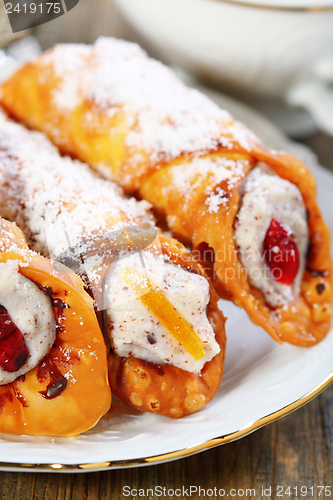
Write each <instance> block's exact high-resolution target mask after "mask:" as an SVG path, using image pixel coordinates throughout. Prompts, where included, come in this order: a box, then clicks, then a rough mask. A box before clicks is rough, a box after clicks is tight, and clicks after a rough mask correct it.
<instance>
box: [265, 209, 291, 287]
mask: <svg viewBox="0 0 333 500" xmlns="http://www.w3.org/2000/svg"><path fill="white" fill-rule="evenodd" d="M264 255H265V259H266V262H267V264H268V267H269V268H270V270H271V273H272V277H273V278H274V280H275V281H278V282H279V283H282V284H283V285H291V284H292V282H293V281H294V279H295V277H296V275H297V271H298V269H299V252H298V248H297V243H296V240H295V236H294V235H293V233H292V232H291V231H287V229H286V228H285V226H284V225H282V224H281V223H280V222H279V221H278V220H276V219H272V222H271V224H270V226H269V228H268V230H267V233H266V236H265V240H264Z"/></svg>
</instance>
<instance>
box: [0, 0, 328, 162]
mask: <svg viewBox="0 0 333 500" xmlns="http://www.w3.org/2000/svg"><path fill="white" fill-rule="evenodd" d="M239 2H240V0H234V1H228V0H227V1H224V0H93V1H92V0H80V1H79V3H78V5H77V6H76V7H75V8H74V9H73V10H71V11H70V12H68V13H67V14H65V15H63V16H61V17H59V18H57V19H55V20H53V21H51V22H49V23H46V24H43V25H41V26H38V27H37V28H34V29H33V30H30V31H23V32H20V33H16V34H13V33H12V32H11V28H10V24H9V21H8V18H7V16H6V14H5V12H4V6H3V4H2V3H1V4H0V7H1V8H2V12H1V15H0V41H1V46H2V47H3V48H5V47H8V44H10V43H11V42H13V41H14V40H15V39H17V38H21V37H25V36H27V35H33V37H35V38H36V39H37V41H38V43H39V45H40V47H41V49H42V50H45V49H48V48H50V47H52V46H53V45H54V44H55V43H60V42H74V43H77V42H85V43H92V42H94V41H95V40H96V38H98V36H101V35H106V36H108V35H112V36H115V37H119V38H125V39H127V40H131V41H137V42H138V43H140V45H142V46H143V47H144V48H145V49H146V50H147V51H148V53H149V54H150V55H152V56H154V57H157V58H159V59H161V60H163V61H164V62H166V63H168V64H170V65H171V66H173V67H174V68H175V69H176V70H177V71H178V73H179V74H180V76H181V77H182V78H183V79H185V80H186V81H187V83H190V84H192V85H194V86H199V87H200V86H201V87H200V88H201V89H202V90H204V91H205V92H206V93H208V94H209V95H210V97H212V98H214V99H215V101H216V102H217V103H218V104H219V105H221V106H224V107H228V109H229V110H230V111H231V112H232V113H234V114H235V115H236V118H238V119H240V120H242V121H244V122H245V123H246V124H247V125H248V126H249V127H252V128H253V129H254V130H255V132H256V133H258V134H259V135H260V136H261V137H262V138H263V139H264V141H266V143H268V146H271V147H276V148H278V147H282V145H281V141H279V139H281V137H280V138H279V133H280V131H281V130H282V131H283V132H284V133H285V134H287V135H288V136H289V137H290V138H292V139H294V140H297V141H299V142H301V143H303V144H305V145H307V146H309V147H310V148H311V149H312V150H313V151H314V152H315V154H316V155H317V156H318V158H319V161H320V163H321V164H323V165H324V166H326V167H328V168H330V169H331V170H333V139H332V137H333V85H332V83H333V0H289V1H287V0H243V1H242V2H240V3H241V5H240V4H239ZM251 2H257V3H261V4H263V5H262V6H261V7H260V6H258V5H257V6H253V5H252V3H251ZM319 2H320V3H319ZM247 4H249V5H247ZM272 5H273V6H274V8H272ZM281 6H282V8H281ZM286 6H287V8H286ZM267 7H269V8H267ZM319 7H320V8H319ZM32 45H33V44H31V39H30V43H23V45H22V44H20V45H19V46H18V47H17V46H15V45H12V46H11V47H10V48H9V50H6V52H7V54H8V53H9V54H11V55H14V57H15V58H17V57H18V58H19V59H20V58H21V59H28V58H29V57H30V55H34V51H36V50H38V49H37V48H36V47H32ZM3 62H4V60H3ZM6 63H7V64H8V60H7V61H6ZM6 69H7V70H8V71H10V70H11V66H10V64H9V67H8V68H6ZM0 71H1V60H0ZM202 85H205V87H202ZM233 99H236V100H233ZM254 110H256V111H257V112H259V113H260V115H261V116H260V115H257V114H255V111H254ZM262 116H265V117H267V118H268V119H269V121H270V122H267V121H264V120H263V119H262ZM272 123H274V124H275V125H277V127H278V130H274V129H272V126H271V124H272ZM273 136H274V137H273ZM271 137H272V141H271V143H270V138H271ZM282 142H283V141H282ZM292 152H294V153H296V154H297V152H299V156H303V159H305V160H307V158H306V153H304V150H303V152H302V151H301V150H300V149H299V150H298V151H296V150H293V151H292ZM304 155H305V156H304ZM308 162H309V161H308Z"/></svg>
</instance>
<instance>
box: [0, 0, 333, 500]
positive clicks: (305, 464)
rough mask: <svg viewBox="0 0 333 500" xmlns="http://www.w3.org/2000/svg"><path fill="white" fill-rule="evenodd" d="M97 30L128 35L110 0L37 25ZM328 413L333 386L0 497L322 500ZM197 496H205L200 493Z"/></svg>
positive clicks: (316, 144) (36, 478) (13, 481)
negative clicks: (190, 441)
mask: <svg viewBox="0 0 333 500" xmlns="http://www.w3.org/2000/svg"><path fill="white" fill-rule="evenodd" d="M101 34H104V35H109V34H113V35H115V36H123V37H126V38H130V39H131V38H132V36H133V34H132V32H131V31H130V29H129V27H128V26H127V25H126V23H125V22H124V21H123V20H121V18H120V17H119V15H117V13H116V12H115V10H114V9H113V7H112V5H111V2H110V0H81V1H80V3H79V5H78V6H77V7H76V8H75V9H73V11H71V12H70V13H68V14H67V15H66V16H64V17H62V18H59V19H58V20H55V21H53V22H52V23H49V24H47V25H44V26H42V27H40V28H39V29H38V30H37V36H38V38H39V41H40V43H41V44H42V46H43V48H48V47H49V46H51V45H53V44H54V43H55V42H62V41H71V42H80V41H86V42H91V41H93V40H94V39H95V38H96V37H97V36H98V35H101ZM303 142H304V143H305V144H307V145H309V146H310V147H311V148H312V149H313V150H314V151H315V152H316V153H317V155H318V157H319V159H320V162H321V164H322V165H324V166H326V167H328V168H330V169H331V170H332V171H333V139H332V138H330V137H327V136H325V135H324V134H321V133H318V134H316V135H315V136H313V137H311V138H309V139H307V140H305V141H303ZM332 365H333V360H332ZM332 413H333V386H331V387H329V388H328V389H326V391H325V392H324V393H322V394H321V395H320V396H318V397H317V398H316V399H315V400H313V401H312V402H310V403H309V404H307V405H306V406H305V407H303V408H301V409H299V410H297V411H296V412H295V413H293V414H291V415H289V416H287V417H285V418H283V419H282V420H280V421H277V422H275V423H273V424H270V425H268V426H267V427H265V428H262V429H260V430H258V431H256V432H255V433H253V434H251V435H250V436H247V437H245V438H243V439H241V440H239V441H236V442H234V443H230V444H227V445H224V446H220V447H218V448H215V449H212V450H210V451H206V452H203V453H200V454H198V455H195V456H192V457H189V458H185V459H182V460H179V461H176V462H172V463H165V464H162V465H155V466H150V467H144V468H135V469H127V470H115V471H108V472H95V473H89V474H49V473H13V472H1V473H0V493H1V498H3V499H5V500H21V499H36V500H37V499H38V500H42V499H45V500H70V499H77V500H83V499H84V500H97V499H101V500H104V499H105V500H106V499H107V500H109V499H111V498H112V499H114V500H116V499H120V498H151V499H152V498H154V499H155V498H172V499H173V498H182V497H185V498H186V494H185V493H186V491H185V493H184V495H181V496H176V495H175V494H173V493H172V491H170V492H169V494H168V493H167V490H176V489H178V488H183V487H184V488H185V490H186V489H187V490H188V492H189V488H190V487H191V486H192V487H195V486H197V487H199V486H200V487H201V488H205V489H206V490H208V489H210V488H211V489H213V490H214V488H216V489H217V490H219V489H224V490H225V496H227V495H228V496H229V498H230V497H233V498H237V499H239V498H246V499H248V498H260V499H263V498H274V499H275V498H276V499H278V498H289V499H290V498H296V497H297V495H296V490H295V488H296V487H297V488H298V497H299V498H307V499H312V498H320V499H323V498H325V495H324V491H323V492H322V493H321V495H319V493H320V488H319V486H329V487H331V486H332V487H333V426H332ZM156 439H158V436H156ZM3 460H5V457H1V458H0V461H3ZM125 486H127V487H129V488H131V489H135V490H140V489H143V490H147V489H148V488H154V487H155V486H160V487H162V488H166V493H167V494H166V495H163V496H159V497H158V496H157V495H156V494H152V493H150V494H148V495H144V496H142V495H141V496H139V493H140V492H139V491H138V492H137V493H138V494H137V495H130V496H124V495H123V493H124V492H126V490H123V488H124V487H125ZM302 486H305V487H307V488H308V493H307V494H306V495H303V496H302V495H301V493H302V491H301V489H300V488H301V487H302ZM270 487H271V488H272V491H271V494H270V492H269V490H268V489H269V488H270ZM279 487H280V488H279ZM288 487H290V490H289V491H290V495H289V494H288V490H287V488H288ZM311 488H312V489H311ZM304 491H305V490H303V492H304ZM279 492H281V495H280V496H278V493H279ZM177 493H179V491H178V492H177ZM207 493H208V494H209V492H207ZM326 493H328V490H326ZM330 496H331V495H328V496H326V498H330ZM201 497H202V498H204V497H203V495H202V496H201ZM191 498H199V494H198V493H193V494H192V497H191ZM206 498H207V497H206ZM211 498H218V497H214V496H213V497H211Z"/></svg>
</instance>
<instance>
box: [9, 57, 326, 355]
mask: <svg viewBox="0 0 333 500" xmlns="http://www.w3.org/2000/svg"><path fill="white" fill-rule="evenodd" d="M50 55H51V57H50V58H48V57H47V58H46V59H45V60H44V59H43V56H42V57H41V58H39V59H37V60H36V61H34V62H32V63H30V64H28V65H27V66H25V67H24V68H22V69H21V70H19V71H18V72H17V73H16V74H15V75H14V76H13V77H11V78H10V79H9V80H8V81H7V82H6V83H4V84H3V85H2V87H1V95H0V102H1V103H2V105H3V106H4V107H5V108H6V110H7V111H8V112H9V113H10V114H11V115H13V116H14V117H15V118H16V119H18V120H22V121H23V122H24V123H25V124H27V125H28V126H30V127H33V128H36V129H38V130H42V131H44V132H46V133H47V134H48V135H49V137H50V138H51V140H53V141H54V142H55V143H56V144H57V145H58V146H59V148H60V149H61V150H62V151H63V152H66V153H69V154H71V155H72V156H75V157H78V158H79V159H81V160H83V161H87V162H88V163H90V164H91V165H92V166H94V167H95V168H98V166H99V165H100V164H101V163H102V164H103V165H104V166H103V170H102V173H103V174H105V175H107V176H109V177H111V178H113V179H114V180H116V182H118V183H119V184H120V185H122V186H123V187H124V189H125V190H127V191H128V192H131V191H132V192H133V191H137V193H138V194H139V195H140V196H141V197H143V198H145V199H147V200H148V201H150V202H151V203H152V204H153V206H154V209H155V210H156V212H157V214H158V215H160V216H161V217H163V218H164V219H166V220H167V222H168V225H169V227H170V229H171V230H172V231H173V234H174V235H175V236H176V237H179V238H180V239H181V240H183V241H186V242H190V243H192V245H193V248H194V251H197V252H198V253H199V254H200V256H199V257H200V258H201V257H202V256H203V255H204V254H205V253H206V254H207V253H209V252H212V253H213V256H212V259H214V265H213V266H212V265H211V264H210V262H209V260H207V259H206V260H204V261H202V262H203V265H204V266H205V270H206V271H207V272H208V273H209V274H211V275H213V276H214V277H215V285H216V287H217V290H218V292H219V294H220V295H221V296H222V297H225V298H229V299H232V300H233V301H234V302H235V303H236V304H238V305H239V306H241V307H243V308H244V309H245V310H246V311H247V313H248V314H249V317H250V318H251V319H252V321H254V322H255V323H257V324H259V325H261V326H262V327H263V328H265V329H266V330H267V332H268V333H269V334H270V335H271V336H272V337H273V338H274V339H275V340H277V341H278V342H281V341H287V342H290V343H293V344H296V345H301V346H310V345H313V344H315V343H316V342H319V341H320V340H321V339H322V338H323V337H324V336H325V335H326V333H327V332H328V331H329V328H330V318H331V297H332V287H331V281H332V267H331V260H330V253H329V230H328V228H327V226H326V225H325V223H324V221H323V219H322V216H321V213H320V210H319V208H318V205H317V203H316V199H315V197H316V188H315V181H314V178H313V176H312V174H311V173H310V171H309V169H308V168H307V167H306V166H305V165H304V164H303V163H302V162H300V161H299V160H297V159H296V158H294V157H292V156H290V155H287V154H279V153H272V152H270V151H268V150H266V149H265V148H264V147H262V146H261V145H260V143H259V141H258V140H256V139H255V138H250V140H247V139H248V137H250V136H246V142H247V145H246V148H245V147H242V141H243V139H244V133H245V135H246V132H244V129H242V127H241V126H240V125H239V124H237V123H235V122H234V121H233V120H232V119H231V120H230V122H226V124H225V128H224V129H222V130H221V135H222V137H224V138H225V140H226V141H227V147H223V146H222V143H223V140H221V141H220V146H219V148H218V149H217V150H214V151H201V152H200V153H198V152H195V151H193V152H187V153H186V155H185V154H180V155H176V158H173V159H171V160H170V159H169V160H168V159H167V158H166V156H165V155H163V154H159V157H158V159H156V158H155V162H154V161H152V159H151V157H150V156H149V154H148V152H147V151H140V152H139V153H140V154H139V155H138V157H139V158H140V160H137V161H136V160H135V154H134V153H135V151H134V152H133V150H131V151H130V150H129V149H128V148H127V146H126V141H125V139H126V136H127V134H128V133H129V131H130V127H129V126H128V125H127V122H126V116H125V115H124V111H123V109H122V107H121V106H118V107H117V103H112V106H113V107H112V110H116V111H115V114H113V115H112V117H110V116H109V115H108V114H107V113H106V112H105V109H103V107H98V106H97V105H96V104H94V103H93V102H90V101H89V99H87V98H85V97H84V96H81V97H80V99H79V101H80V102H79V104H78V105H77V106H76V107H74V109H70V110H64V109H60V108H58V107H57V106H55V104H54V102H53V92H54V89H56V88H58V86H59V77H56V76H55V72H54V71H53V69H52V64H51V62H50V61H51V60H52V52H51V53H50ZM93 64H94V56H93V55H91V53H90V56H87V68H90V69H91V70H93ZM87 71H88V70H87ZM41 80H42V81H43V84H42V85H41V84H40V82H41ZM27 101H28V104H27ZM115 105H116V106H115ZM88 118H89V119H88ZM131 118H132V117H131ZM135 126H136V122H135V120H134V125H132V127H133V128H135ZM110 132H111V133H110ZM239 136H241V140H240V139H239ZM200 156H201V157H202V158H213V157H216V156H220V157H223V156H224V157H226V158H228V159H234V160H240V161H243V162H244V169H243V173H242V174H241V175H239V177H238V178H237V180H236V181H235V183H234V184H233V186H232V187H230V186H228V185H227V184H226V183H225V182H216V181H214V179H212V178H211V177H210V176H209V175H208V176H207V177H206V178H203V179H201V181H200V183H199V182H196V180H197V179H196V178H195V177H193V175H192V172H191V159H192V158H194V159H195V158H198V157H200ZM259 161H265V162H267V163H268V164H269V165H270V166H271V168H272V169H273V170H274V171H275V172H276V173H277V174H278V175H279V176H281V177H283V178H285V179H287V180H288V181H290V182H292V183H294V184H296V185H297V186H298V188H299V189H300V191H301V193H302V195H303V199H304V202H305V205H306V208H307V211H308V216H309V233H310V251H309V256H308V261H307V268H308V270H307V271H306V272H305V274H304V277H303V282H302V287H301V294H300V297H298V298H297V299H296V300H295V301H294V302H292V303H291V304H290V305H289V307H288V308H287V310H285V308H284V309H281V308H280V309H279V308H278V309H275V310H273V309H272V308H270V307H269V306H268V305H267V304H266V303H265V300H264V297H263V295H262V293H261V292H260V291H259V290H257V289H255V288H253V287H251V286H250V285H249V283H248V281H247V279H246V274H245V271H244V268H243V266H242V264H241V262H240V260H239V257H238V254H237V249H236V248H235V244H234V220H235V216H236V214H237V211H238V207H239V196H238V188H239V186H240V185H241V183H242V181H243V180H244V178H245V176H246V174H247V173H248V171H249V170H250V169H251V168H253V167H254V166H255V164H256V163H257V162H259ZM184 165H185V166H186V165H188V177H187V180H188V182H187V184H188V188H187V190H185V191H184V190H182V189H180V188H179V182H178V179H177V176H178V172H179V170H178V169H179V168H182V167H184ZM207 187H209V188H210V189H211V190H213V191H214V192H216V190H217V189H218V188H221V189H223V190H224V191H225V192H226V193H227V194H226V196H227V197H228V202H227V204H226V205H222V206H221V207H220V208H219V210H218V212H216V213H215V212H213V213H210V212H208V211H207V210H206V208H207V206H206V201H207V193H206V188H207Z"/></svg>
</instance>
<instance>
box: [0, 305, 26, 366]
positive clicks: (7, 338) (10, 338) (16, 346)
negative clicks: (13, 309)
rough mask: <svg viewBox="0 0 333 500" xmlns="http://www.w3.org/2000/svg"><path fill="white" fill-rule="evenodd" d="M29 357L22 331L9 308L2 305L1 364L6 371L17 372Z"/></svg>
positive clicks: (0, 328)
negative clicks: (8, 310) (10, 314)
mask: <svg viewBox="0 0 333 500" xmlns="http://www.w3.org/2000/svg"><path fill="white" fill-rule="evenodd" d="M28 357H29V351H28V348H27V346H26V344H25V342H24V339H23V335H22V333H21V331H20V330H19V329H18V328H17V326H16V325H15V323H14V322H13V320H12V318H11V317H10V316H9V314H8V312H7V309H5V308H4V307H3V306H1V305H0V366H1V368H2V369H3V370H5V371H6V372H16V371H17V370H19V369H20V368H21V367H22V366H23V365H24V363H25V362H26V361H27V359H28Z"/></svg>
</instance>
